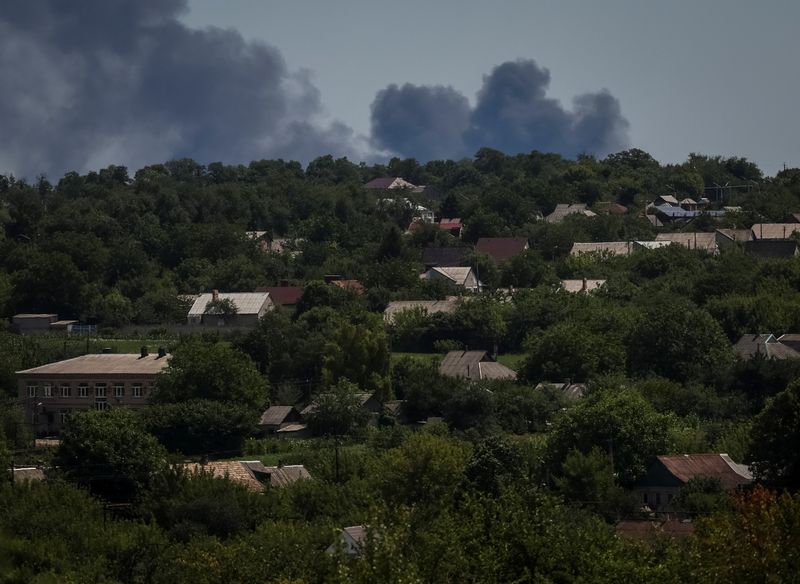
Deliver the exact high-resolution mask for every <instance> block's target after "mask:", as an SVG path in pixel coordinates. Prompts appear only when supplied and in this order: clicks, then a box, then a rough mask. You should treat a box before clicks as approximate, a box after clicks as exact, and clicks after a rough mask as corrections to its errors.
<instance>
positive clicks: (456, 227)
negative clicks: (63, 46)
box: [439, 217, 464, 238]
mask: <svg viewBox="0 0 800 584" xmlns="http://www.w3.org/2000/svg"><path fill="white" fill-rule="evenodd" d="M439 229H441V230H442V231H447V232H448V233H449V234H450V235H452V236H453V237H458V238H460V237H461V232H462V231H463V229H464V226H463V225H462V224H461V218H460V217H453V218H449V217H442V218H441V219H440V220H439Z"/></svg>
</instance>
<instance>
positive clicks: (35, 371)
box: [16, 348, 168, 436]
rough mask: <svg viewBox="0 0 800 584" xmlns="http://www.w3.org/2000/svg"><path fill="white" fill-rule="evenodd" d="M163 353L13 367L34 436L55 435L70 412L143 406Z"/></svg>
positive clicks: (101, 356)
mask: <svg viewBox="0 0 800 584" xmlns="http://www.w3.org/2000/svg"><path fill="white" fill-rule="evenodd" d="M167 360H168V356H167V352H166V351H165V350H164V349H159V351H158V353H157V354H155V355H152V354H149V352H148V351H147V350H146V349H144V348H143V349H142V351H141V353H140V354H136V353H133V354H112V353H103V354H97V355H83V356H81V357H75V358H73V359H67V360H65V361H57V362H55V363H48V364H47V365H42V366H40V367H34V368H32V369H25V370H23V371H17V372H16V376H17V394H18V396H19V402H20V403H21V404H23V405H24V407H25V409H26V413H27V420H28V422H29V423H30V424H31V428H32V430H33V431H34V433H35V434H36V435H40V436H41V435H52V434H58V433H59V432H60V431H61V428H62V427H63V426H64V423H65V421H66V419H67V418H68V417H69V415H70V414H71V413H72V412H75V411H79V410H88V409H91V408H94V409H106V408H108V407H113V406H127V407H142V406H145V405H146V404H147V395H148V393H149V392H150V389H151V388H152V385H153V383H154V382H155V379H156V375H158V373H159V372H161V370H162V369H164V367H166V366H167Z"/></svg>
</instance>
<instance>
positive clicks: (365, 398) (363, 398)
mask: <svg viewBox="0 0 800 584" xmlns="http://www.w3.org/2000/svg"><path fill="white" fill-rule="evenodd" d="M373 395H374V394H372V393H366V392H363V393H357V394H356V397H357V398H358V401H359V402H360V404H361V406H362V407H367V406H368V403H369V401H370V400H371V399H372V396H373ZM316 411H317V399H316V398H315V399H313V400H312V401H311V403H310V404H308V405H307V406H306V407H304V408H303V409H302V410H301V411H300V415H301V416H307V415H308V414H313V413H314V412H316Z"/></svg>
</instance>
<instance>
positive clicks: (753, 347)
mask: <svg viewBox="0 0 800 584" xmlns="http://www.w3.org/2000/svg"><path fill="white" fill-rule="evenodd" d="M786 340H787V341H788V342H791V340H792V339H791V338H788V337H787V339H786ZM733 350H734V351H736V354H737V355H739V356H740V357H741V358H742V359H752V358H753V357H755V356H756V355H759V354H760V355H764V356H765V357H767V358H768V359H800V353H798V352H797V351H795V350H794V349H793V348H792V347H790V346H789V345H788V344H784V343H782V342H781V341H780V340H779V339H776V338H775V336H774V335H771V334H747V335H742V337H741V338H740V339H739V340H738V341H737V342H736V344H735V345H734V346H733Z"/></svg>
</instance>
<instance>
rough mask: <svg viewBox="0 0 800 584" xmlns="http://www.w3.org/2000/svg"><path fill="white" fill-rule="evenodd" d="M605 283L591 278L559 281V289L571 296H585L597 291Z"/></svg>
mask: <svg viewBox="0 0 800 584" xmlns="http://www.w3.org/2000/svg"><path fill="white" fill-rule="evenodd" d="M605 283H606V281H605V280H597V279H591V278H583V279H580V280H561V289H562V290H564V292H570V293H573V294H578V293H583V294H587V293H589V292H594V291H595V290H597V289H599V288H600V287H601V286H602V285H603V284H605Z"/></svg>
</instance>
